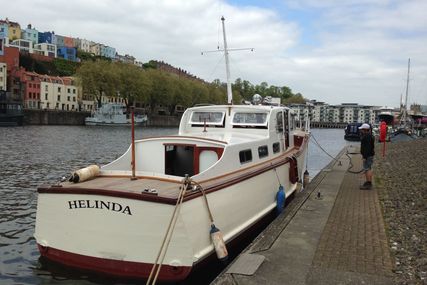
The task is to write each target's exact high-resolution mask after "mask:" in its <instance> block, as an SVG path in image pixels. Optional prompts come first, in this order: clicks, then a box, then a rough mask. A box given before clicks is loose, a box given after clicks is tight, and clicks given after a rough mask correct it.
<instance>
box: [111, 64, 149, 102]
mask: <svg viewBox="0 0 427 285" xmlns="http://www.w3.org/2000/svg"><path fill="white" fill-rule="evenodd" d="M113 68H114V72H115V73H118V79H119V80H118V85H117V91H118V94H119V95H120V97H122V98H123V99H124V100H125V104H126V107H127V108H128V109H129V107H130V105H133V104H134V102H135V101H136V100H138V101H142V102H144V103H145V102H147V101H148V97H149V95H148V94H149V93H150V89H151V85H150V82H149V81H148V79H147V76H146V75H145V72H144V71H143V70H142V69H141V68H139V67H137V66H135V65H131V64H124V63H114V64H113Z"/></svg>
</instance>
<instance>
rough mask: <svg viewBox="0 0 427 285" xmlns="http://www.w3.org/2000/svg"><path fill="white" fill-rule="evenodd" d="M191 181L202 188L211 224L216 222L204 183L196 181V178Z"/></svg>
mask: <svg viewBox="0 0 427 285" xmlns="http://www.w3.org/2000/svg"><path fill="white" fill-rule="evenodd" d="M191 183H194V184H195V185H196V186H197V187H198V188H199V189H200V192H202V195H203V198H204V200H205V205H206V209H207V210H208V214H209V219H210V220H211V224H213V223H214V219H213V216H212V212H211V209H210V207H209V202H208V197H207V196H206V192H205V189H204V188H203V186H202V185H200V184H199V183H198V182H196V181H194V180H192V181H191Z"/></svg>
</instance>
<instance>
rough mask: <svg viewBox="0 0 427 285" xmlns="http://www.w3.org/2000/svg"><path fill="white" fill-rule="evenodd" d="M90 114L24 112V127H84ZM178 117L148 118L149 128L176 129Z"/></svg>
mask: <svg viewBox="0 0 427 285" xmlns="http://www.w3.org/2000/svg"><path fill="white" fill-rule="evenodd" d="M89 116H90V112H75V111H62V110H32V109H26V110H24V124H26V125H84V124H85V118H86V117H89ZM180 119H181V118H180V117H177V116H160V115H154V116H149V117H148V123H147V126H149V127H178V126H179V121H180Z"/></svg>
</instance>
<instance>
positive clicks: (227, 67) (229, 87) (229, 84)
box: [221, 16, 233, 105]
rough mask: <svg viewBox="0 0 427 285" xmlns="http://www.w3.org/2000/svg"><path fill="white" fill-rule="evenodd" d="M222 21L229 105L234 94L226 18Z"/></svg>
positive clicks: (222, 18)
mask: <svg viewBox="0 0 427 285" xmlns="http://www.w3.org/2000/svg"><path fill="white" fill-rule="evenodd" d="M221 21H222V34H223V36H224V55H225V71H226V73H227V101H228V104H231V105H232V104H233V93H232V91H231V81H230V63H229V60H228V47H227V37H226V36H225V24H224V21H225V18H224V16H222V17H221Z"/></svg>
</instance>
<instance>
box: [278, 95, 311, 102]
mask: <svg viewBox="0 0 427 285" xmlns="http://www.w3.org/2000/svg"><path fill="white" fill-rule="evenodd" d="M306 101H307V100H306V99H304V97H303V96H302V94H301V93H297V94H295V95H294V96H291V97H288V98H287V99H285V101H284V102H283V103H284V104H304V103H305V102H306Z"/></svg>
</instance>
